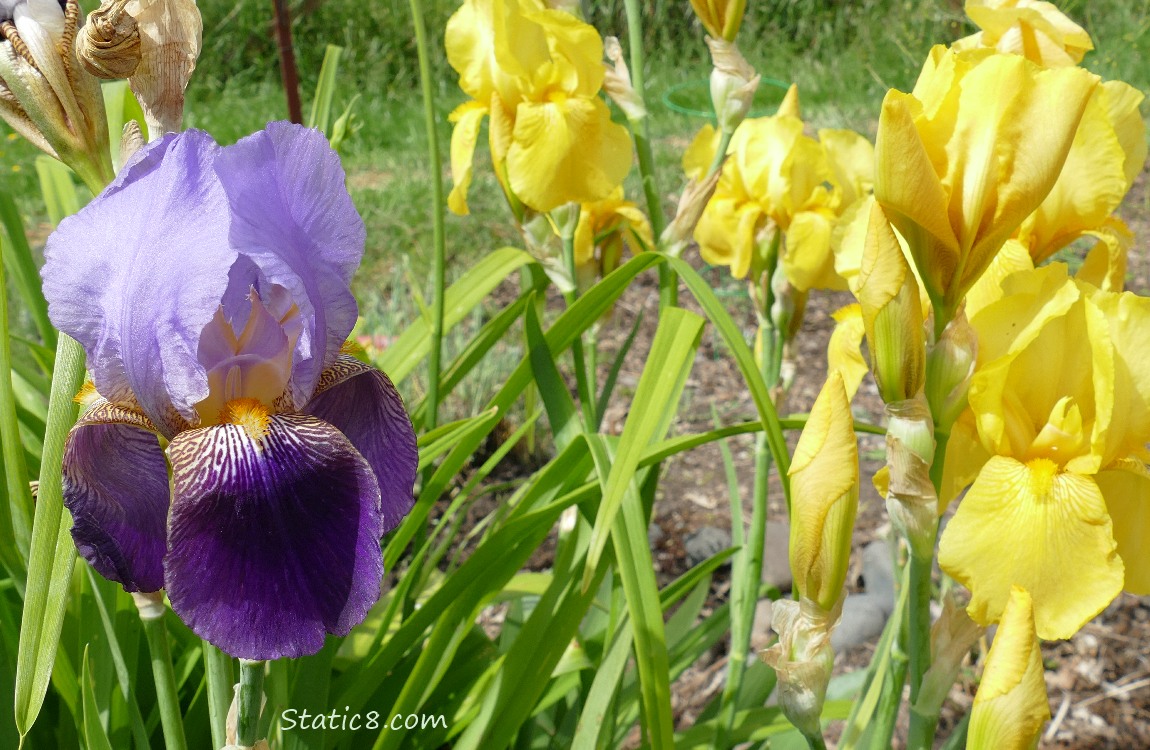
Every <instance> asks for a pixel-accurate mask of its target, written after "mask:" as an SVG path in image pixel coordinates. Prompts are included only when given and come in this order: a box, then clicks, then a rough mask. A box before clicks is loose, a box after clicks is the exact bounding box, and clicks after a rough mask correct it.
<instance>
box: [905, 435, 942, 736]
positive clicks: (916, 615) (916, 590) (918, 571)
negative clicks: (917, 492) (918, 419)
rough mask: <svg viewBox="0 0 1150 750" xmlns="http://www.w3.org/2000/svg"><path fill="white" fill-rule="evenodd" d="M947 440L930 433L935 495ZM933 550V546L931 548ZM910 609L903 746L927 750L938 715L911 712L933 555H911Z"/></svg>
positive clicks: (924, 663) (925, 635) (925, 662)
mask: <svg viewBox="0 0 1150 750" xmlns="http://www.w3.org/2000/svg"><path fill="white" fill-rule="evenodd" d="M949 439H950V434H949V433H948V432H942V431H938V430H936V431H935V433H934V444H935V448H934V459H933V461H932V462H931V465H930V479H931V483H932V484H933V485H934V488H935V491H936V492H937V491H938V490H939V489H940V488H941V487H942V471H943V465H944V464H945V459H946V444H947V441H948V440H949ZM931 549H932V550H933V549H934V547H933V545H932V546H931ZM907 565H908V566H910V608H909V610H908V614H909V616H910V618H911V621H910V633H909V638H908V640H909V648H908V651H909V657H910V705H911V712H910V731H909V734H908V735H907V747H908V748H910V749H911V750H914V749H916V748H921V749H925V750H929V749H930V747H931V746H932V743H933V742H934V733H935V731H936V730H937V728H938V713H937V712H932V713H924V712H920V711H918V710H915V708H916V706H917V705H918V702H919V692H920V691H921V689H922V678H923V675H925V674H926V670H927V669H929V668H930V602H931V598H932V597H931V572H932V571H933V570H934V557H933V554H932V555H931V557H928V558H919V557H916V556H915V555H914V554H913V552H912V553H911V556H910V560H909V561H908V562H907Z"/></svg>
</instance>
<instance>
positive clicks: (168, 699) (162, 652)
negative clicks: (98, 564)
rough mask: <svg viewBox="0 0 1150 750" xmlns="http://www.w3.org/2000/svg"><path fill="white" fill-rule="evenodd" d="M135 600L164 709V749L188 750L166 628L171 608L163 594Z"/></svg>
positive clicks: (157, 690) (161, 719) (140, 597)
mask: <svg viewBox="0 0 1150 750" xmlns="http://www.w3.org/2000/svg"><path fill="white" fill-rule="evenodd" d="M132 598H133V599H134V600H135V602H136V607H138V608H139V610H140V622H141V623H143V625H144V637H146V638H147V639H148V653H149V654H151V658H152V678H153V679H154V680H155V683H156V703H157V704H159V708H160V725H161V726H162V727H163V729H164V747H165V748H167V750H187V747H188V741H187V739H186V738H185V737H184V718H183V712H182V710H181V709H180V693H179V689H178V688H177V687H176V672H175V670H174V669H172V651H171V649H170V648H169V647H168V629H167V627H166V626H165V625H164V612H165V611H166V609H167V608H166V607H165V606H164V602H163V599H162V595H160V594H133V595H132Z"/></svg>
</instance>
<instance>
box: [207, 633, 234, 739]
mask: <svg viewBox="0 0 1150 750" xmlns="http://www.w3.org/2000/svg"><path fill="white" fill-rule="evenodd" d="M201 644H202V648H203V654H204V673H205V675H206V676H207V683H208V721H209V722H210V723H211V727H212V746H213V747H217V748H219V747H223V746H224V745H226V744H228V741H227V723H228V710H229V709H230V708H231V705H232V696H233V695H234V693H235V684H236V681H235V679H234V677H233V675H232V657H230V656H228V655H227V654H225V653H224V652H223V651H220V650H219V649H218V648H216V647H215V646H213V645H212V644H210V643H208V642H207V641H201Z"/></svg>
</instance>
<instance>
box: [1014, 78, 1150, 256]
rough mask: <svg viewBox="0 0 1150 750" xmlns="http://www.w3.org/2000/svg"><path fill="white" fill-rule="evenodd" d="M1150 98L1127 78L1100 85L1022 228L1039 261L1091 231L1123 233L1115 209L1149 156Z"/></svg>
mask: <svg viewBox="0 0 1150 750" xmlns="http://www.w3.org/2000/svg"><path fill="white" fill-rule="evenodd" d="M1144 98H1145V97H1143V95H1142V94H1141V93H1140V92H1139V91H1138V90H1137V89H1135V88H1134V87H1133V86H1130V85H1128V84H1125V83H1123V82H1121V81H1107V82H1106V83H1103V84H1102V85H1100V86H1099V87H1098V88H1097V89H1095V91H1094V95H1093V96H1092V97H1091V98H1090V101H1089V102H1088V103H1087V105H1086V110H1085V112H1084V113H1083V115H1082V122H1081V124H1079V126H1078V131H1077V132H1076V133H1075V134H1074V142H1073V145H1071V147H1070V152H1069V153H1068V154H1067V156H1066V163H1065V165H1064V166H1063V167H1062V172H1061V173H1060V174H1059V175H1058V180H1057V181H1055V183H1054V187H1053V188H1051V190H1050V194H1049V195H1047V196H1046V199H1045V200H1044V201H1042V204H1041V205H1040V206H1039V207H1038V209H1037V210H1035V212H1034V213H1032V214H1031V215H1030V216H1028V217H1027V218H1026V220H1025V221H1023V222H1022V225H1021V226H1020V227H1019V229H1018V234H1017V237H1018V239H1019V241H1020V242H1022V244H1023V245H1025V246H1026V247H1027V249H1028V250H1029V251H1030V256H1031V257H1032V258H1033V259H1034V262H1035V263H1040V262H1042V261H1043V260H1046V259H1047V258H1049V257H1050V256H1051V255H1053V254H1054V253H1056V252H1057V251H1058V250H1060V249H1061V248H1063V247H1065V246H1066V245H1069V244H1070V243H1071V242H1073V241H1074V240H1076V239H1078V238H1080V237H1083V236H1086V235H1093V236H1096V237H1098V238H1099V239H1101V240H1103V241H1104V242H1105V241H1109V242H1115V241H1116V240H1115V239H1114V238H1116V237H1121V236H1122V235H1123V232H1122V229H1123V228H1124V226H1125V225H1122V223H1121V221H1120V220H1119V219H1117V218H1114V217H1111V214H1112V213H1113V212H1114V210H1115V209H1117V208H1118V205H1119V204H1120V203H1121V202H1122V199H1123V198H1125V197H1126V193H1127V192H1129V191H1130V187H1131V186H1132V185H1133V184H1134V179H1135V178H1136V177H1137V176H1138V173H1139V172H1141V171H1142V165H1143V164H1144V163H1145V162H1146V126H1145V124H1144V122H1143V120H1142V115H1141V113H1140V112H1139V111H1138V107H1139V105H1140V104H1141V103H1142V100H1143V99H1144ZM1127 233H1128V232H1127Z"/></svg>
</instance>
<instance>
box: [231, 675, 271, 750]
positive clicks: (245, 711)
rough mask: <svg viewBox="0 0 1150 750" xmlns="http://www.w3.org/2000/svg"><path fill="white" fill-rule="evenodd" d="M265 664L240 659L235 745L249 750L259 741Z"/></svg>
mask: <svg viewBox="0 0 1150 750" xmlns="http://www.w3.org/2000/svg"><path fill="white" fill-rule="evenodd" d="M265 664H266V662H262V661H251V660H249V659H240V693H239V699H238V700H237V702H236V705H237V708H236V744H237V745H239V746H240V747H242V748H250V747H252V746H254V745H255V744H256V742H257V741H258V740H259V739H260V738H259V737H258V736H257V735H258V734H259V725H260V710H261V709H262V707H263V697H264V666H265Z"/></svg>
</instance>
